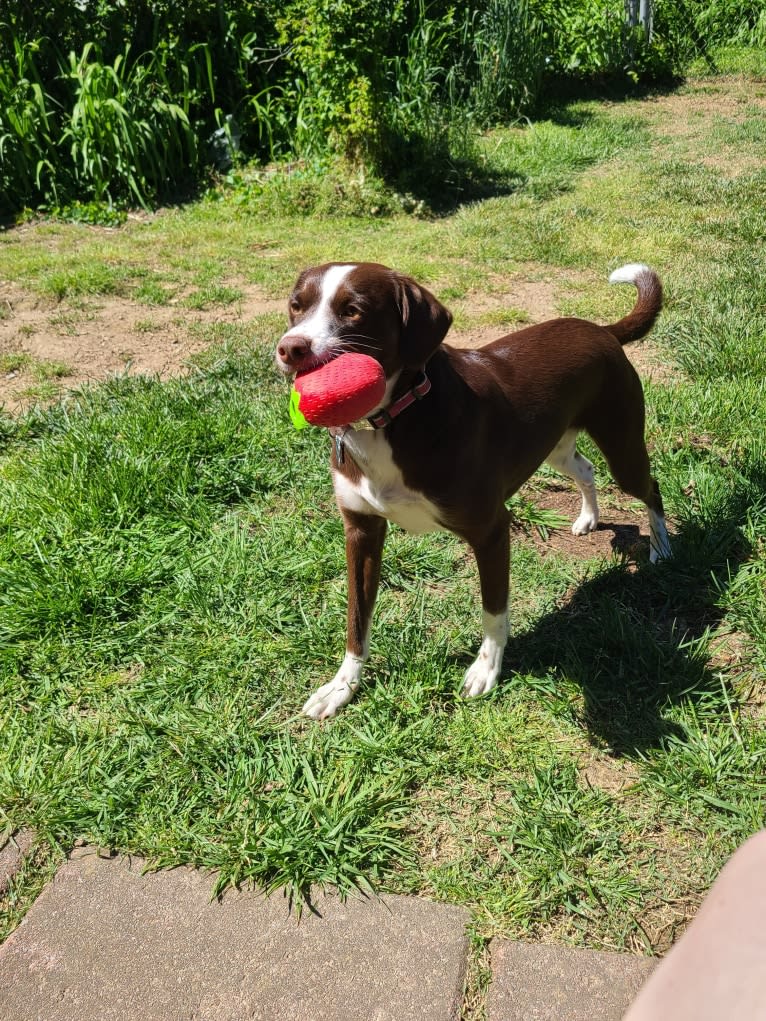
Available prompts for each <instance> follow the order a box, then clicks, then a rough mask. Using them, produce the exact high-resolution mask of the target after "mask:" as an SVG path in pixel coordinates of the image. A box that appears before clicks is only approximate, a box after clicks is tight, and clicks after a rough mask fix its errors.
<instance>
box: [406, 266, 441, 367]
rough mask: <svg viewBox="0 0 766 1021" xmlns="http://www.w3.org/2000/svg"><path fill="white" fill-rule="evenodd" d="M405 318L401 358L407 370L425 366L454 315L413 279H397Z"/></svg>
mask: <svg viewBox="0 0 766 1021" xmlns="http://www.w3.org/2000/svg"><path fill="white" fill-rule="evenodd" d="M394 279H395V281H396V288H397V300H398V305H399V311H400V313H401V317H402V333H401V338H400V341H399V356H400V358H401V360H402V362H403V363H404V365H405V366H406V367H407V368H412V369H417V368H420V367H422V366H423V365H425V363H426V362H427V361H428V359H429V358H430V357H431V355H432V354H433V353H434V351H435V350H436V349H437V347H438V346H439V344H441V342H442V341H443V340H444V338H445V336H446V334H447V330H448V329H449V328H450V324H451V323H452V313H451V312H450V311H449V309H446V308H445V307H444V305H442V303H441V302H440V301H437V299H436V298H435V297H434V296H433V294H431V292H430V291H427V290H426V289H425V287H421V286H420V284H418V283H416V282H415V281H414V280H413V279H412V277H406V276H402V275H401V274H399V273H397V274H395V276H394Z"/></svg>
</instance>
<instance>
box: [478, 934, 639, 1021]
mask: <svg viewBox="0 0 766 1021" xmlns="http://www.w3.org/2000/svg"><path fill="white" fill-rule="evenodd" d="M490 949H491V954H492V984H491V985H490V988H489V995H488V1002H487V1018H488V1021H620V1018H621V1017H622V1015H623V1014H624V1013H625V1011H626V1010H627V1008H628V1005H629V1004H630V1002H631V1000H632V999H633V997H634V996H635V995H636V993H637V992H638V989H639V987H640V986H641V985H642V984H643V982H644V981H645V980H646V979H647V978H648V977H649V973H650V972H651V970H652V968H653V966H654V963H655V962H654V961H652V960H650V959H648V958H641V957H633V956H632V955H630V954H608V953H602V952H600V951H598V950H580V949H577V948H575V947H565V946H550V945H539V944H532V943H515V942H511V941H509V940H493V941H492V944H491V948H490Z"/></svg>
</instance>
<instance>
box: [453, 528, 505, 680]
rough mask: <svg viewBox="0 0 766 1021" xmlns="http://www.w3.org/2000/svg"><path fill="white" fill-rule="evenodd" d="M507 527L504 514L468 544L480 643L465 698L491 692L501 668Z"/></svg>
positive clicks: (471, 668)
mask: <svg viewBox="0 0 766 1021" xmlns="http://www.w3.org/2000/svg"><path fill="white" fill-rule="evenodd" d="M504 511H505V508H504ZM509 524H510V515H509V514H508V512H507V511H505V513H504V514H502V515H500V518H499V520H498V521H497V522H496V523H495V525H494V527H493V528H492V529H491V530H490V532H489V533H488V534H487V535H486V536H482V537H481V539H478V540H475V541H472V542H471V546H472V548H473V551H474V554H475V556H476V563H477V565H478V568H479V579H480V581H481V603H482V611H483V612H482V617H483V622H484V640H483V641H482V643H481V646H480V648H479V655H478V656H477V657H476V660H475V662H474V663H473V664H472V665H471V666H470V667H469V669H468V671H467V673H466V675H465V679H464V680H463V694H464V695H465V696H466V698H473V697H475V696H476V695H485V694H486V693H487V692H488V691H491V690H492V689H493V688H494V687H495V685H496V684H497V681H498V678H499V677H500V670H501V668H502V665H503V651H504V649H505V645H506V642H507V641H508V585H509V581H508V573H509V571H510V547H511V543H510V536H509V534H508V528H509Z"/></svg>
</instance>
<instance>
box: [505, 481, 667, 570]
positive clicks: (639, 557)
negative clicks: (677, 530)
mask: <svg viewBox="0 0 766 1021" xmlns="http://www.w3.org/2000/svg"><path fill="white" fill-rule="evenodd" d="M597 492H598V497H599V506H600V509H601V521H600V522H599V524H598V527H597V528H596V530H595V531H594V532H589V533H588V535H573V534H572V532H571V523H572V522H573V521H574V520H575V518H576V517H577V515H578V514H579V513H580V506H581V499H580V494H579V493H578V492H577V489H576V488H575V484H574V482H573V483H571V486H570V485H569V484H568V483H566V482H563V481H562V482H561V484H558V483H549V484H547V485H546V486H544V487H540V486H538V485H537V484H536V483H532V485H529V486H525V487H523V488H522V490H521V495H522V496H525V497H527V498H529V499H530V500H532V501H533V502H534V503H535V504H536V506H537V507H540V508H542V509H544V510H550V511H554V512H555V513H556V514H559V515H560V516H561V517H563V518H564V519H565V520H566V522H567V524H565V525H564V526H563V527H561V528H554V529H551V530H550V532H549V534H548V537H547V539H544V538H543V537H542V536H541V535H540V534H539V532H538V531H537V529H530V530H529V531H528V532H527V533H525V534H526V536H527V539H528V541H530V542H532V543H533V544H534V545H535V546H536V547H537V549H538V550H539V551H540V553H542V554H546V553H550V552H557V553H565V554H566V555H567V556H568V557H570V558H571V559H574V560H592V559H595V558H598V557H607V558H608V557H612V556H621V557H626V558H627V559H628V561H630V565H631V567H633V565H635V563H636V561H644V560H646V559H647V557H648V555H649V526H648V520H647V517H646V511H645V510H644V509H643V508H637V507H636V506H635V502H634V501H631V498H630V497H625V496H623V494H622V493H620V492H619V491H618V490H616V489H612V488H607V487H603V488H600V489H597Z"/></svg>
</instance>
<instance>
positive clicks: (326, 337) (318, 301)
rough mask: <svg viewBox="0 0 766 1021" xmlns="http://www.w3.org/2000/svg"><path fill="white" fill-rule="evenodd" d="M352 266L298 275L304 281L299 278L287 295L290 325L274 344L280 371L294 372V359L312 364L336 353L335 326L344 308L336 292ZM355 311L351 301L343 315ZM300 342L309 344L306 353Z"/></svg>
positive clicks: (306, 366)
mask: <svg viewBox="0 0 766 1021" xmlns="http://www.w3.org/2000/svg"><path fill="white" fill-rule="evenodd" d="M353 269H354V266H353V265H349V266H330V267H328V268H327V270H326V271H325V272H324V273H323V274H322V276H321V277H320V278H319V279H318V280H317V281H314V280H313V279H307V280H305V281H303V277H302V278H301V281H303V285H302V286H301V281H299V283H298V285H297V286H296V288H295V290H294V291H293V294H292V296H291V298H290V306H289V315H290V324H291V325H290V328H289V329H288V330H287V331H286V333H285V334H284V335H283V337H282V340H281V341H280V343H279V347H278V348H277V365H278V366H279V368H280V369H281V370H282V371H283V372H285V373H287V374H289V373H291V372H293V371H294V368H293V362H295V361H296V360H298V361H300V362H305V363H306V364H305V365H304V364H301V365H300V368H311V367H312V365H313V364H316V365H320V364H321V363H322V362H325V361H328V360H329V359H330V358H331V357H332V356H333V355H335V354H338V353H339V352H338V350H337V347H338V339H339V338H338V328H339V326H340V325H341V323H342V317H343V312H344V311H346V310H343V309H341V310H339V309H338V308H337V296H338V292H339V289H340V287H341V284H342V283H343V281H344V280H345V278H346V277H347V276H348V275H349V274H350V273H351V271H352V270H353ZM349 304H350V303H349ZM357 311H358V310H357V309H356V308H355V307H354V306H353V305H351V307H350V308H349V309H348V310H347V311H346V318H347V319H348V318H349V317H350V316H353V315H355V314H356V313H357ZM339 312H340V315H339ZM291 342H292V346H291ZM296 342H297V343H298V346H297V347H296ZM300 342H305V343H306V344H307V345H308V350H307V353H306V354H305V355H302V354H301V352H302V351H303V350H304V349H303V348H302V347H301V346H300ZM296 355H297V359H296Z"/></svg>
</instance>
